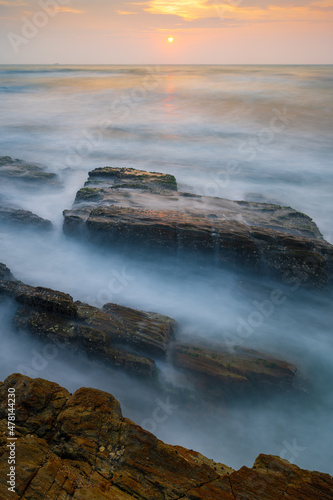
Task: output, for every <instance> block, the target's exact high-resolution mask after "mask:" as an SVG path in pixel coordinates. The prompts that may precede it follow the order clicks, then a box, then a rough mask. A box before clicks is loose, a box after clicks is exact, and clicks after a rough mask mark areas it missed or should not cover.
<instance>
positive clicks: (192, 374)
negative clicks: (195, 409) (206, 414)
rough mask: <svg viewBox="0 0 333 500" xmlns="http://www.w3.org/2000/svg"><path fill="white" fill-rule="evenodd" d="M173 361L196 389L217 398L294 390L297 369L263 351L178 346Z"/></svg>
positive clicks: (173, 350) (172, 355) (174, 347)
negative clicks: (232, 350) (231, 350)
mask: <svg viewBox="0 0 333 500" xmlns="http://www.w3.org/2000/svg"><path fill="white" fill-rule="evenodd" d="M171 358H172V361H173V363H174V365H175V366H176V367H177V368H179V369H180V370H181V371H182V372H184V374H186V375H187V377H186V380H187V381H188V382H190V383H192V385H193V384H194V385H195V387H196V389H198V390H201V391H202V392H204V393H206V394H210V395H211V396H214V397H218V396H219V397H221V396H222V397H223V396H229V397H230V396H239V395H240V394H243V395H247V396H251V394H253V393H255V392H256V393H261V394H264V393H270V394H271V393H274V392H280V391H283V392H284V393H285V392H288V391H289V392H291V391H294V389H295V387H294V383H295V375H296V372H297V368H296V367H295V366H294V365H292V364H289V363H286V362H284V361H281V360H278V359H275V358H273V357H270V356H268V355H264V354H262V353H260V352H257V351H254V350H251V349H245V348H240V347H235V348H234V352H230V351H228V350H227V349H225V350H222V349H221V348H219V349H214V350H213V349H207V348H205V347H202V346H200V347H199V346H193V345H185V344H176V345H175V346H173V349H172V353H171Z"/></svg>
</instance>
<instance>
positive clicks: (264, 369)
mask: <svg viewBox="0 0 333 500" xmlns="http://www.w3.org/2000/svg"><path fill="white" fill-rule="evenodd" d="M5 297H7V298H10V299H12V300H14V301H15V303H16V305H17V309H16V312H15V313H14V314H15V315H14V317H13V323H14V326H15V327H16V328H17V329H18V330H21V331H28V332H30V333H32V334H33V335H36V336H37V337H39V338H40V339H42V340H45V341H48V342H50V341H51V342H54V343H56V344H61V345H63V346H65V347H66V346H68V347H69V348H74V349H79V350H82V351H84V352H86V353H88V354H89V355H91V356H92V358H93V359H95V360H101V361H103V362H105V363H107V364H108V365H110V366H112V367H115V368H121V369H123V370H126V371H127V372H129V373H132V374H135V375H140V376H144V377H148V378H154V379H155V378H156V381H157V382H158V377H155V375H156V374H157V368H156V365H155V361H156V360H161V361H164V362H165V363H169V364H170V365H173V367H174V368H175V369H176V372H177V377H176V378H177V380H176V381H175V386H174V387H173V389H174V390H175V391H176V392H177V391H178V390H179V394H181V391H182V389H181V387H184V382H185V386H186V387H187V388H188V391H187V393H188V395H189V396H190V394H191V393H192V392H193V390H194V392H196V391H197V390H198V389H200V390H201V393H202V397H203V398H208V397H209V398H212V397H213V398H214V397H216V398H217V401H220V400H221V398H222V399H224V398H230V397H231V398H234V397H236V398H237V397H243V396H244V395H248V394H250V392H251V394H254V393H256V394H257V395H262V394H264V393H265V394H275V393H276V392H281V391H283V392H285V393H287V392H290V391H295V393H296V392H298V391H299V389H300V388H301V387H300V384H299V381H297V382H298V385H297V384H296V378H295V375H296V371H297V369H296V367H295V366H293V365H291V364H288V363H286V362H284V361H281V360H278V359H273V358H272V357H271V356H269V355H266V354H263V353H260V352H257V351H253V350H249V349H243V348H235V349H234V351H233V352H229V351H228V350H226V349H224V350H223V349H221V347H217V348H216V349H214V350H213V348H206V347H203V346H200V347H199V346H194V345H183V344H178V343H176V340H177V339H176V338H175V337H176V335H175V332H176V327H177V325H176V322H175V321H174V320H173V319H172V318H169V317H167V316H163V315H161V314H157V313H152V312H143V311H137V310H135V309H131V308H128V307H124V306H120V305H117V304H111V303H110V304H105V305H104V306H103V307H102V308H101V309H99V308H97V307H93V306H90V305H89V304H85V303H82V302H80V301H76V302H74V300H73V298H72V297H71V296H70V295H68V294H66V293H62V292H59V291H55V290H51V289H49V288H43V287H33V286H29V285H26V284H24V283H22V282H20V281H16V280H15V278H14V277H13V275H12V274H11V273H10V271H9V269H8V268H7V267H6V266H5V265H4V264H1V265H0V299H4V298H5ZM177 381H178V382H177ZM160 382H161V381H160ZM301 382H303V384H301V385H303V386H304V387H303V388H304V389H305V388H306V384H305V381H301ZM161 390H162V389H161Z"/></svg>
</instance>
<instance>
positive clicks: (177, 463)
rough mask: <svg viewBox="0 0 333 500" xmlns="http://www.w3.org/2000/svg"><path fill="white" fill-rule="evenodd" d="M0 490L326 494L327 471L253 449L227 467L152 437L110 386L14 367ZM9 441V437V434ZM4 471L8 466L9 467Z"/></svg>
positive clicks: (294, 498) (2, 427)
mask: <svg viewBox="0 0 333 500" xmlns="http://www.w3.org/2000/svg"><path fill="white" fill-rule="evenodd" d="M9 388H11V389H15V396H16V420H15V424H16V426H15V437H16V438H17V439H16V440H15V455H16V456H15V481H14V483H15V486H14V487H13V489H14V492H11V491H8V487H10V484H8V483H7V481H9V480H10V479H9V477H8V476H7V474H8V468H9V464H8V457H9V453H10V451H9V448H8V446H7V445H8V442H9V441H8V437H9V434H8V433H9V430H8V422H7V415H8V413H7V394H8V389H9ZM0 419H1V420H0V464H1V466H0V489H1V498H3V499H4V500H7V499H8V500H10V499H17V500H18V499H23V500H24V499H26V500H28V499H34V500H39V499H40V500H53V499H55V498H63V499H71V498H74V499H77V500H88V499H91V500H98V499H101V500H102V499H105V500H106V499H112V500H131V499H136V500H152V499H156V500H166V499H169V500H177V499H183V500H235V499H247V500H280V499H281V498H282V497H283V498H286V499H288V500H299V499H300V498H302V499H303V500H313V499H314V498H318V499H319V498H320V499H321V500H331V499H332V498H333V478H332V477H331V476H329V475H328V474H323V473H320V472H309V471H306V470H303V469H300V468H299V467H297V466H296V465H293V464H290V463H289V462H287V461H286V460H283V459H281V458H279V457H276V456H269V455H260V456H259V457H258V458H257V460H256V461H255V463H254V466H253V468H248V467H242V468H241V469H240V470H239V471H234V470H233V469H231V468H230V467H228V466H226V465H223V464H221V463H215V462H214V461H212V460H209V459H208V458H206V457H204V456H203V455H201V454H200V453H197V452H194V451H192V450H188V449H185V448H182V447H179V446H171V445H167V444H165V443H163V442H162V441H160V440H158V439H157V438H156V437H155V436H153V435H152V434H151V433H149V432H147V431H145V430H144V429H142V428H141V427H139V426H138V425H136V424H135V423H134V422H132V421H131V420H129V419H127V418H125V417H123V415H122V412H121V408H120V405H119V403H118V402H117V400H116V399H115V398H114V397H113V396H112V395H110V394H107V393H105V392H102V391H99V390H96V389H88V388H81V389H79V390H78V391H76V392H75V393H74V394H69V393H68V391H67V390H66V389H63V388H62V387H60V386H59V385H57V384H55V383H52V382H48V381H46V380H42V379H30V378H28V377H24V376H22V375H19V374H14V375H11V376H9V377H8V378H7V379H6V380H5V382H4V383H0ZM11 442H13V441H11ZM12 477H14V476H12Z"/></svg>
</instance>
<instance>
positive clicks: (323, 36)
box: [0, 0, 333, 64]
mask: <svg viewBox="0 0 333 500" xmlns="http://www.w3.org/2000/svg"><path fill="white" fill-rule="evenodd" d="M170 37H172V38H173V42H172V43H170V42H168V38H170ZM54 63H59V64H332V63H333V0H305V1H304V0H179V1H177V0H175V1H172V2H168V1H167V0H146V1H145V0H137V1H124V0H0V64H54Z"/></svg>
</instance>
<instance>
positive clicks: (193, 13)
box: [145, 0, 215, 19]
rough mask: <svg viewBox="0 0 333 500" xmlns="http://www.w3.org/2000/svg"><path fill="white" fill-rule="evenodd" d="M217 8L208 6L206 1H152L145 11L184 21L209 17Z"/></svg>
mask: <svg viewBox="0 0 333 500" xmlns="http://www.w3.org/2000/svg"><path fill="white" fill-rule="evenodd" d="M214 9H215V6H212V5H207V2H206V1H205V0H180V1H174V2H170V1H169V0H150V2H149V3H148V7H147V8H146V9H145V10H146V11H147V12H150V13H152V14H169V15H170V14H172V15H175V16H179V17H182V18H183V19H198V18H200V17H209V16H210V15H211V14H208V12H212V11H214Z"/></svg>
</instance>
